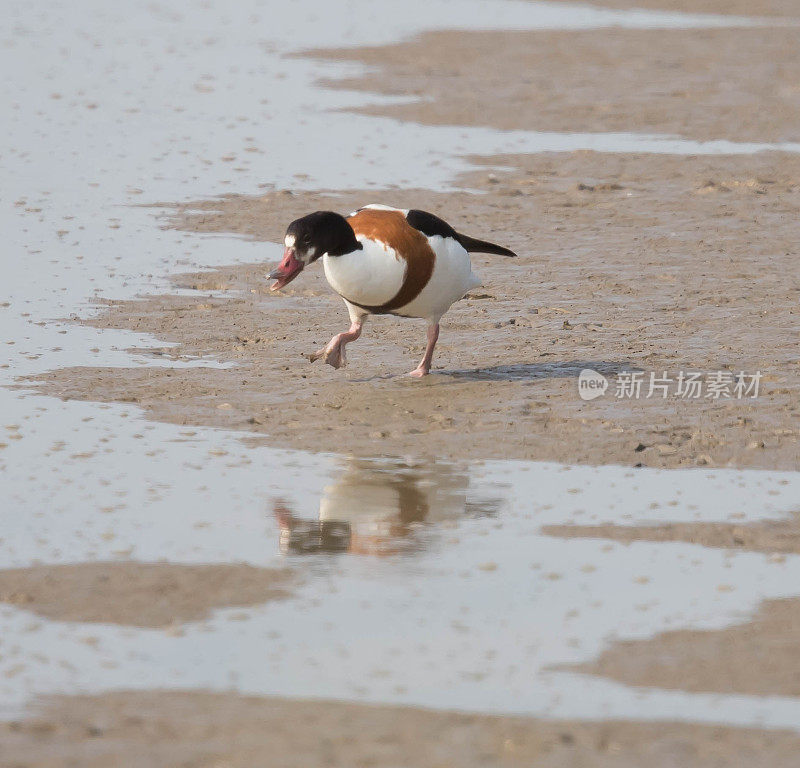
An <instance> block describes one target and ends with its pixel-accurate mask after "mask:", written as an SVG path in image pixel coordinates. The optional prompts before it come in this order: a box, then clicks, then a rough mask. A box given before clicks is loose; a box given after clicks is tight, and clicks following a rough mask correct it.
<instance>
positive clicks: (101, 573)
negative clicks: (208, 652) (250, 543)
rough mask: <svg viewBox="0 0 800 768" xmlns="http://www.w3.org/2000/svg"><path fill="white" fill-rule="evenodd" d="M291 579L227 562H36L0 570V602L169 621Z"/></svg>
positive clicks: (91, 617) (272, 594)
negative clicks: (32, 564)
mask: <svg viewBox="0 0 800 768" xmlns="http://www.w3.org/2000/svg"><path fill="white" fill-rule="evenodd" d="M294 578H296V577H295V576H294V575H293V574H292V572H291V571H290V570H289V569H269V568H254V567H252V566H249V565H233V564H230V565H229V564H215V565H181V564H177V563H136V562H125V561H120V562H108V563H102V562H101V563H76V564H70V565H39V566H32V567H30V568H18V569H13V570H3V571H0V603H8V604H11V605H16V606H18V607H20V608H23V609H24V610H26V611H31V612H33V613H36V614H37V615H39V616H44V617H46V618H48V619H55V620H57V621H83V622H102V623H112V624H125V625H129V626H135V627H169V626H173V627H174V626H177V625H178V624H181V623H183V622H187V621H197V620H199V619H203V618H206V617H207V616H208V615H209V614H210V612H211V611H212V610H214V609H216V608H228V607H232V606H248V605H262V604H263V603H266V602H268V601H270V600H279V599H282V598H285V597H288V596H289V595H290V594H291V591H290V585H291V583H292V581H293V579H294Z"/></svg>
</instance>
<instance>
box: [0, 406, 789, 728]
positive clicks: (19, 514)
mask: <svg viewBox="0 0 800 768" xmlns="http://www.w3.org/2000/svg"><path fill="white" fill-rule="evenodd" d="M125 414H127V417H126V415H125ZM104 415H105V416H114V417H116V418H117V421H116V422H115V424H121V425H123V427H122V429H120V428H119V427H116V428H115V429H113V430H112V429H111V428H110V427H109V423H110V422H111V420H110V419H109V420H106V423H103V420H100V419H98V418H96V417H97V407H96V406H92V405H88V404H80V403H68V404H66V406H65V408H64V409H63V412H62V413H61V414H60V419H59V421H58V422H57V423H52V420H51V415H50V414H49V413H43V414H42V416H41V417H40V418H39V419H38V420H34V419H31V420H28V421H27V422H26V423H24V424H22V425H20V426H19V430H17V432H18V433H19V434H20V438H19V439H17V440H13V441H9V442H10V445H9V448H7V449H6V450H5V451H4V459H3V460H4V474H5V477H6V479H7V480H8V481H10V484H9V486H8V491H9V497H8V506H7V512H8V516H7V519H6V523H5V525H4V531H3V537H2V541H0V566H2V567H24V566H27V565H31V564H33V563H37V562H45V563H50V564H52V563H73V562H87V561H114V560H120V561H126V560H137V561H143V562H153V561H162V560H163V561H168V562H172V563H226V562H246V563H250V564H253V565H258V566H275V565H281V564H288V565H290V566H291V567H293V568H295V569H297V571H298V572H299V573H302V574H303V581H302V583H301V585H300V586H299V587H298V589H297V591H296V593H295V595H294V596H293V597H292V598H291V599H289V600H287V601H285V602H279V603H270V604H267V605H265V606H256V607H250V608H235V609H225V610H218V611H216V612H214V614H213V615H212V617H211V618H210V619H209V620H207V621H201V622H194V623H190V624H188V625H186V627H185V628H184V631H183V633H182V634H181V635H179V636H174V634H173V633H170V632H165V631H163V630H151V629H134V628H129V627H116V626H111V625H97V624H81V623H77V622H55V621H49V620H44V619H41V618H38V617H36V616H35V615H33V614H31V613H29V612H28V611H26V610H24V607H4V608H2V609H0V616H2V622H3V628H4V631H3V633H2V639H0V700H2V701H3V702H4V705H5V708H6V709H5V714H6V715H8V716H11V715H13V714H16V713H18V712H19V709H20V708H21V707H22V706H23V705H24V703H25V702H26V701H27V700H28V699H29V698H30V696H31V695H33V694H36V693H47V692H54V691H64V692H67V691H72V692H74V691H98V690H106V689H112V688H118V687H123V688H130V687H133V688H148V687H176V688H194V687H205V688H211V689H227V688H228V687H230V686H231V685H233V686H235V687H236V688H237V689H239V690H242V691H245V692H249V693H259V694H281V695H288V696H315V697H325V696H329V697H335V698H344V699H357V700H364V701H392V702H406V703H412V704H419V705H426V706H433V707H448V708H458V709H467V710H480V711H497V712H527V713H532V714H542V715H550V716H569V717H575V716H583V717H590V718H597V717H606V716H614V717H629V718H641V717H643V718H659V717H667V718H678V719H692V720H704V721H725V722H730V723H756V722H763V723H765V724H767V725H775V726H779V725H780V726H794V725H796V723H797V722H800V721H798V719H797V718H798V715H800V702H798V701H796V700H793V699H780V698H770V699H762V698H759V697H749V696H707V695H697V694H683V693H680V692H661V691H640V690H635V689H629V688H626V687H624V686H621V685H616V684H612V683H609V682H606V681H602V680H595V679H592V678H588V677H585V676H581V675H576V674H572V673H568V672H554V671H549V668H550V667H552V666H553V665H555V664H563V663H570V662H581V661H589V660H591V659H592V658H593V657H594V656H595V655H596V654H597V653H598V652H599V651H600V650H601V649H602V647H603V646H604V644H605V643H607V642H608V641H609V639H610V638H613V637H626V638H632V637H646V636H650V635H652V634H654V633H656V632H659V631H663V630H666V629H672V628H676V627H680V626H694V627H719V626H723V625H725V624H726V623H727V622H730V621H731V620H735V619H739V620H741V619H743V618H745V617H746V615H747V613H748V612H749V611H751V610H753V609H754V608H755V607H756V606H757V605H758V603H759V601H760V600H762V599H764V598H771V597H783V596H788V595H792V594H795V593H796V592H797V588H796V586H795V584H796V583H798V578H799V577H800V557H797V556H790V557H786V558H785V559H784V560H783V561H781V562H777V561H775V560H774V559H770V558H769V557H766V556H765V555H763V554H755V553H743V552H736V553H732V552H725V551H722V550H712V549H706V548H704V547H701V546H695V545H688V544H681V543H669V544H652V543H646V542H644V543H634V544H631V545H629V546H623V545H618V544H613V543H611V544H609V543H608V542H604V541H595V540H580V539H568V540H560V539H557V538H553V537H548V536H543V535H541V534H540V532H539V529H540V527H541V526H542V525H547V524H553V523H583V524H586V523H592V522H615V523H618V524H622V525H625V524H630V525H632V524H641V523H656V522H663V521H726V520H740V519H741V516H742V515H744V516H745V517H746V519H747V520H748V521H755V520H764V519H776V518H780V517H782V516H784V515H785V514H787V513H789V512H791V511H793V510H795V509H797V508H798V506H799V505H800V474H798V473H769V472H757V471H744V472H740V471H735V470H714V471H706V470H682V471H659V470H652V469H638V470H637V469H628V468H621V467H603V468H589V467H573V468H570V467H563V466H560V465H555V464H535V463H526V462H502V461H493V462H480V463H473V464H461V465H458V464H448V463H420V462H416V461H414V460H411V459H398V460H387V459H384V460H365V459H352V458H344V457H336V456H326V455H322V456H319V455H306V454H303V453H298V452H285V451H283V452H282V451H277V450H275V449H271V448H265V447H259V448H246V447H243V446H242V444H241V442H240V441H238V440H237V439H236V438H235V437H234V436H232V435H229V434H227V433H225V432H221V431H214V430H204V429H200V430H195V429H190V430H187V429H185V428H180V427H173V426H169V425H163V424H149V425H144V426H143V425H142V424H141V423H140V422H139V421H138V419H136V414H135V413H134V412H131V411H130V410H126V409H124V408H122V407H120V406H113V407H108V409H107V412H106V414H104ZM87 416H88V418H90V419H91V420H90V421H88V422H84V421H83V419H85V418H87ZM76 423H78V424H80V425H81V426H80V428H79V429H77V430H74V429H73V427H74V425H75V424H76ZM55 438H61V439H63V445H55V446H54V445H53V444H52V441H53V440H54V439H55ZM87 438H88V439H87ZM34 467H35V469H34ZM721 585H722V586H724V590H720V586H721Z"/></svg>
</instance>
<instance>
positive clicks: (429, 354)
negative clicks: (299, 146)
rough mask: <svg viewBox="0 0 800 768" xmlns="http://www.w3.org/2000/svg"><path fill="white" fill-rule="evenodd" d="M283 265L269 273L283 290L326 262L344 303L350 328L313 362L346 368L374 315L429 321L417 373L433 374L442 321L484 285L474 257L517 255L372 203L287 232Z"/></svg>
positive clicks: (415, 213) (418, 215)
mask: <svg viewBox="0 0 800 768" xmlns="http://www.w3.org/2000/svg"><path fill="white" fill-rule="evenodd" d="M284 246H285V248H284V253H283V259H282V260H281V262H280V264H279V265H278V266H277V267H276V268H275V269H273V270H272V271H271V272H270V273H269V276H268V277H269V279H270V280H275V282H274V283H273V284H272V285H271V286H270V290H271V291H280V290H281V289H282V288H284V287H285V286H286V285H288V284H289V283H290V282H291V281H292V280H294V279H295V278H296V277H297V276H298V275H299V274H300V272H302V271H303V269H305V268H306V267H307V266H308V265H309V264H312V263H313V262H315V261H317V260H319V259H322V265H323V269H324V271H325V277H326V279H327V281H328V283H329V285H330V286H331V288H333V290H334V291H335V292H336V293H338V294H339V296H341V298H342V299H344V303H345V305H346V307H347V311H348V313H349V315H350V327H349V328H348V329H347V330H346V331H344V332H342V333H338V334H336V335H335V336H334V337H333V338H332V339H331V340H330V341H329V342H328V344H327V345H326V346H324V347H323V348H322V349H320V350H318V351H317V352H315V353H314V354H312V355H310V356H309V359H310V360H311V361H312V362H314V361H316V360H319V359H322V360H324V362H326V363H328V364H329V365H331V366H333V367H334V368H337V369H338V368H340V367H341V366H343V365H345V364H346V355H345V347H346V346H347V345H348V344H349V343H351V342H353V341H355V340H356V339H358V338H359V337H360V336H361V331H362V329H363V326H364V322H365V321H366V319H367V317H369V316H370V315H384V314H389V315H397V316H399V317H414V318H421V319H424V320H425V321H426V322H427V344H426V347H425V354H424V356H423V357H422V360H420V362H419V365H418V366H417V367H416V368H415V369H414V370H412V371H410V373H409V375H410V376H412V377H415V378H421V377H423V376H427V375H428V374H429V373H430V370H431V363H432V362H433V351H434V348H435V347H436V342H437V340H438V338H439V321H440V320H441V318H442V315H444V313H445V312H447V310H448V309H450V307H451V305H452V304H454V303H455V302H456V301H458V300H459V299H461V298H463V297H464V296H465V295H466V293H467V292H468V291H470V290H472V289H473V288H477V287H478V286H479V285H481V280H480V278H479V277H478V276H477V275H475V274H474V272H473V271H472V264H471V262H470V258H469V254H470V253H491V254H497V255H501V256H511V257H513V256H516V254H515V253H514V252H513V251H511V250H509V249H508V248H504V247H503V246H501V245H495V244H494V243H489V242H486V241H485V240H477V239H475V238H473V237H469V236H467V235H463V234H461V233H459V232H456V230H455V229H453V227H452V226H450V225H449V224H448V223H447V222H446V221H444V220H443V219H440V218H439V217H438V216H435V215H434V214H432V213H428V212H426V211H421V210H417V209H413V208H412V209H403V208H392V207H390V206H388V205H379V204H371V205H367V206H364V207H363V208H359V209H358V210H356V211H353V212H352V213H351V214H349V215H348V216H342V215H341V214H339V213H336V212H334V211H315V212H314V213H309V214H308V215H306V216H303V217H301V218H299V219H296V220H295V221H293V222H292V223H291V224H289V226H288V227H287V229H286V236H285V238H284Z"/></svg>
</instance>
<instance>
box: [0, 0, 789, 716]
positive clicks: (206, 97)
mask: <svg viewBox="0 0 800 768" xmlns="http://www.w3.org/2000/svg"><path fill="white" fill-rule="evenodd" d="M6 5H7V11H8V13H7V21H8V22H9V23H8V24H7V25H6V27H4V30H5V31H4V32H3V33H2V37H1V38H0V64H2V66H0V73H2V74H0V92H2V94H3V97H4V103H7V104H9V105H10V108H9V109H8V110H4V113H3V118H2V119H3V132H2V138H0V141H2V143H3V146H2V151H0V168H2V173H3V178H4V189H3V205H2V208H0V224H1V225H2V227H3V231H4V232H6V233H10V242H8V243H6V245H5V247H4V249H3V251H2V253H0V265H2V269H3V275H4V279H3V281H2V286H0V291H3V292H4V296H2V297H0V328H2V336H3V338H2V342H3V344H4V347H3V349H4V351H5V353H6V354H5V355H4V359H3V360H0V365H2V367H0V384H4V385H9V384H12V385H13V384H14V383H16V381H17V377H18V376H21V375H25V374H29V373H37V372H41V371H46V370H49V369H52V368H55V367H60V366H67V365H109V366H119V367H124V366H128V365H160V366H173V365H209V366H213V365H221V364H227V363H225V362H224V361H215V360H213V359H201V360H196V359H188V358H179V359H177V360H172V359H165V358H157V357H152V356H147V355H141V354H138V355H137V354H133V355H132V354H131V353H129V352H127V351H126V350H127V349H128V348H130V347H146V346H148V344H153V345H157V346H158V347H163V346H164V344H163V343H162V342H158V341H156V340H154V339H150V338H148V337H147V336H141V335H138V334H133V333H129V332H122V331H99V330H96V329H93V328H88V327H85V326H81V325H77V324H74V323H70V322H65V321H64V319H67V318H70V317H71V316H74V315H76V314H78V315H81V316H83V315H86V314H88V313H90V312H91V311H92V302H93V301H94V300H96V299H99V298H110V297H113V298H120V297H132V296H135V295H137V294H138V293H141V292H152V291H157V290H161V289H163V288H165V287H166V281H165V279H164V276H165V275H167V274H169V273H171V272H175V271H181V270H190V269H194V268H197V267H203V266H213V265H219V264H227V263H233V262H254V261H257V260H264V261H265V262H269V261H273V260H274V259H275V258H276V256H277V255H279V253H280V250H279V247H278V246H275V245H271V244H258V243H250V242H245V241H241V240H234V239H229V238H220V237H209V236H198V235H186V234H183V233H176V232H170V231H163V230H161V229H160V228H159V222H158V221H157V219H156V218H155V216H154V214H153V212H152V209H148V208H143V207H131V206H132V204H138V203H142V202H148V203H149V202H153V201H159V200H167V201H170V200H178V199H193V198H199V197H206V196H208V195H213V194H224V193H226V192H246V193H256V192H258V190H259V189H261V188H264V187H265V186H266V187H272V186H275V187H293V188H298V189H310V188H317V187H328V188H332V189H341V188H348V187H350V188H364V187H374V188H386V187H390V186H392V185H406V184H408V185H415V186H424V187H428V188H432V189H447V188H450V187H451V185H452V184H453V179H454V177H455V176H456V175H457V174H458V173H459V172H460V171H462V170H465V169H467V168H468V167H469V166H468V163H467V161H466V160H465V159H463V155H466V154H494V153H502V152H522V151H558V150H564V149H577V148H594V149H597V150H599V151H609V152H619V151H631V150H637V151H645V152H671V153H686V152H692V153H701V152H754V151H758V150H760V149H765V148H773V147H774V145H756V144H732V143H730V142H724V141H720V142H707V143H704V144H698V143H697V142H689V141H686V140H683V139H680V138H676V137H657V136H655V137H654V136H640V135H636V134H544V133H533V132H524V131H514V132H501V131H493V130H490V129H472V128H470V129H466V128H458V127H426V126H415V125H407V124H402V123H398V122H396V121H392V120H387V119H381V118H374V117H368V116H363V115H347V114H344V113H341V112H337V111H335V110H337V109H338V108H341V107H345V106H355V105H359V104H363V103H366V102H367V101H374V99H373V98H372V97H368V96H365V95H363V94H347V93H341V92H329V91H324V90H322V89H320V88H317V87H315V86H314V82H315V81H316V80H317V79H318V78H320V77H323V76H324V77H331V76H334V77H335V76H337V75H345V74H348V73H350V72H352V71H353V67H352V66H351V65H339V64H337V65H332V64H321V63H319V62H315V61H307V60H299V59H286V58H284V57H283V54H285V53H287V52H292V51H296V50H298V49H301V48H307V47H312V46H318V45H359V44H374V43H380V42H389V41H391V40H395V39H399V38H400V37H402V36H405V35H410V34H413V33H416V32H419V31H421V30H422V29H434V28H453V27H464V26H471V27H474V28H537V27H538V28H590V27H598V26H608V25H623V26H638V27H650V28H664V29H668V28H672V27H690V26H709V27H713V26H724V25H730V26H736V25H742V24H750V23H756V22H753V21H752V20H746V19H739V18H732V17H706V16H687V15H680V14H663V13H648V12H640V11H633V12H625V11H602V10H597V9H591V8H588V7H585V6H581V7H573V6H567V5H564V4H561V3H558V4H547V3H535V2H530V3H522V2H513V1H510V0H509V1H508V2H494V3H491V4H487V3H480V2H467V3H464V2H459V3H454V2H448V1H447V0H436V1H435V2H425V4H424V6H423V5H422V4H421V3H420V4H418V6H413V5H412V6H409V4H407V3H406V4H398V3H385V4H376V3H374V2H370V3H366V2H363V0H353V1H352V2H350V3H348V4H347V6H346V8H347V10H346V12H339V13H333V12H332V11H331V8H333V4H322V3H316V2H305V3H293V4H290V5H286V4H277V3H275V4H271V3H259V2H255V0H248V1H247V2H239V3H236V4H235V5H234V6H233V7H232V8H228V7H226V6H224V5H223V4H221V3H210V2H205V3H202V4H200V3H189V2H186V3H183V2H172V3H167V4H160V5H159V6H148V7H145V6H133V7H125V9H124V11H118V10H114V9H112V8H110V7H109V5H108V4H107V3H101V2H99V0H81V1H80V2H77V3H69V4H67V3H59V2H52V1H51V2H45V3H38V4H26V3H21V2H13V3H8V4H6ZM419 8H424V11H425V12H424V14H422V13H419V12H416V11H415V9H416V10H418V9H419ZM387 14H391V19H390V21H391V23H388V22H385V23H378V21H377V19H379V18H380V19H384V20H385V19H386V16H387ZM420 19H423V20H424V21H420ZM781 23H783V22H781ZM21 72H24V73H25V74H24V77H21V76H20V75H19V73H21ZM388 147H391V148H392V151H391V152H387V151H386V150H387V148H388ZM784 148H785V149H788V150H791V151H800V146H798V145H786V146H785V147H784ZM519 373H520V372H519V371H516V372H515V371H501V372H499V373H498V375H499V376H500V377H501V378H503V377H513V376H514V375H515V374H519ZM528 373H529V372H522V375H527V374H528ZM0 414H2V419H0V430H2V431H1V432H0V444H3V447H2V448H0V473H2V475H1V476H0V477H1V479H2V487H3V491H4V497H5V503H4V506H3V525H2V531H1V532H0V539H2V540H1V541H0V567H21V566H27V565H31V564H34V563H40V562H41V563H70V562H86V561H95V560H115V559H120V560H126V559H133V560H139V561H153V560H159V559H162V558H163V559H166V560H168V561H170V562H231V561H245V562H249V563H253V564H258V565H274V564H278V563H287V562H288V563H289V564H291V565H292V566H293V567H295V568H297V569H298V570H301V571H302V572H303V573H304V574H306V575H307V577H306V581H305V582H304V583H303V585H302V586H301V587H300V588H299V592H298V594H297V596H296V597H295V598H293V599H292V600H290V601H287V602H285V603H276V604H271V605H268V606H264V607H256V608H250V609H246V610H242V609H235V610H228V611H219V612H217V613H215V614H214V616H213V617H212V618H211V619H210V620H209V621H206V622H200V623H196V624H193V625H190V626H189V627H187V628H186V630H185V633H184V634H183V635H182V636H179V637H174V636H171V635H169V634H166V633H164V632H162V631H157V630H133V629H126V628H119V627H114V626H97V625H91V626H89V625H81V624H78V623H58V622H51V621H44V620H41V619H38V618H35V617H33V616H32V615H31V614H29V613H28V612H26V611H25V610H22V609H20V608H17V607H4V608H0V623H2V631H0V701H2V702H3V707H4V713H5V714H7V715H9V716H10V715H14V714H18V713H19V711H20V709H21V708H22V707H23V706H24V705H25V703H26V702H27V701H29V700H30V698H31V697H32V696H33V695H35V694H37V693H48V692H54V691H61V692H70V691H97V690H104V689H110V688H116V687H131V686H134V687H151V686H156V685H157V686H166V685H169V686H174V687H195V686H206V687H211V688H219V689H222V688H227V687H229V686H231V685H234V686H236V687H238V688H239V689H241V690H243V691H249V692H258V693H272V694H285V695H291V696H312V695H313V696H317V697H319V696H336V697H342V698H358V699H363V700H370V701H398V702H410V703H418V704H427V705H431V706H443V707H444V706H446V707H459V708H465V709H479V710H492V711H524V712H531V713H539V714H548V715H554V716H555V715H558V716H561V715H563V716H587V717H600V716H619V717H649V718H654V717H661V716H664V717H677V718H688V719H698V720H712V721H713V720H719V721H725V722H731V723H756V722H761V721H763V722H765V723H768V724H772V725H786V724H789V725H794V724H796V723H797V722H800V717H799V716H798V715H800V712H798V702H797V701H795V700H782V699H758V698H756V697H734V696H720V697H713V696H700V695H688V694H682V693H679V692H678V693H675V692H669V693H668V692H658V691H652V692H641V691H634V690H632V689H627V688H625V687H624V686H619V685H615V684H611V683H607V682H603V681H597V680H590V679H588V678H585V677H581V676H577V675H572V674H567V673H564V672H559V673H555V672H551V671H547V668H548V667H549V666H551V665H553V664H556V663H562V662H570V661H583V660H587V659H591V658H592V657H593V656H594V655H595V654H596V653H597V651H598V650H599V649H600V648H602V647H603V644H604V643H605V642H606V641H607V639H608V637H609V636H610V635H617V636H621V637H643V636H648V635H651V634H653V633H655V632H658V631H660V630H662V629H665V628H674V627H677V626H721V625H724V624H725V623H726V622H729V621H731V620H734V619H740V618H742V617H743V615H744V614H745V613H746V612H747V611H750V610H752V609H753V608H754V607H755V606H756V605H757V603H758V602H759V600H761V599H763V598H765V597H774V596H783V595H789V594H793V592H792V588H793V587H792V585H793V584H794V583H796V582H797V573H796V571H797V569H798V567H800V566H799V563H800V561H799V560H798V559H797V558H796V557H787V558H786V559H785V561H784V562H782V563H777V562H772V561H770V560H769V559H768V558H766V557H764V556H763V555H757V554H748V553H735V554H731V553H725V552H720V551H713V550H707V549H703V548H702V547H697V546H691V545H685V544H646V543H641V544H634V545H631V546H629V547H623V546H619V545H607V544H605V543H603V542H595V541H581V540H569V541H560V540H557V539H553V538H549V537H542V536H541V535H539V533H538V530H539V528H540V526H541V525H543V524H546V523H554V522H581V523H586V522H592V521H595V520H596V521H615V522H619V523H635V522H642V521H644V522H654V521H659V520H670V521H672V520H695V519H698V520H726V519H728V518H729V517H730V515H732V514H743V515H745V519H746V520H748V521H754V520H759V519H771V518H773V517H779V516H781V515H783V514H786V513H788V512H790V511H792V510H794V509H797V508H798V505H799V504H800V476H799V475H798V474H797V473H791V474H777V473H762V472H741V473H740V472H735V471H715V472H706V471H701V470H693V471H681V472H656V471H653V470H635V471H634V470H627V469H622V468H615V467H604V468H598V469H592V468H580V469H578V468H567V467H559V466H554V465H546V464H523V463H500V462H487V463H478V464H471V465H462V466H452V465H446V464H436V465H433V466H427V465H420V464H418V463H416V462H415V461H413V459H406V460H398V461H397V462H387V461H371V460H368V459H367V460H365V459H361V460H353V459H349V458H345V457H334V456H311V455H306V454H302V453H296V452H285V451H278V450H274V449H268V448H247V447H245V446H243V445H242V443H241V441H240V437H241V435H235V434H228V433H225V432H221V431H216V430H209V429H194V428H188V429H187V428H179V427H174V426H170V425H163V424H152V423H148V422H146V421H145V420H144V419H143V418H142V416H141V414H140V412H139V411H138V410H137V409H135V408H126V407H122V406H104V405H98V404H92V403H78V402H68V403H61V402H59V401H55V400H53V399H50V398H44V397H40V396H36V395H30V394H27V393H23V392H20V391H19V390H15V389H7V388H2V389H0ZM365 500H369V503H368V504H366V503H365ZM672 502H674V504H673V503H672ZM653 504H658V505H659V506H657V507H653V506H652V505H653ZM331 550H337V552H338V554H335V553H333V552H331ZM348 553H349V554H348ZM357 554H359V555H363V556H355V555H357ZM591 569H594V570H591ZM643 579H647V580H646V581H643ZM720 584H725V585H729V586H731V587H732V589H731V590H730V591H724V592H721V591H719V590H718V589H717V587H718V586H719V585H720ZM796 592H797V590H796V589H795V593H796ZM242 614H244V616H245V619H246V620H234V618H237V619H241V618H242ZM87 638H96V639H97V643H96V644H94V643H87V642H86V639H87ZM232 649H235V652H233V651H232Z"/></svg>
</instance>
